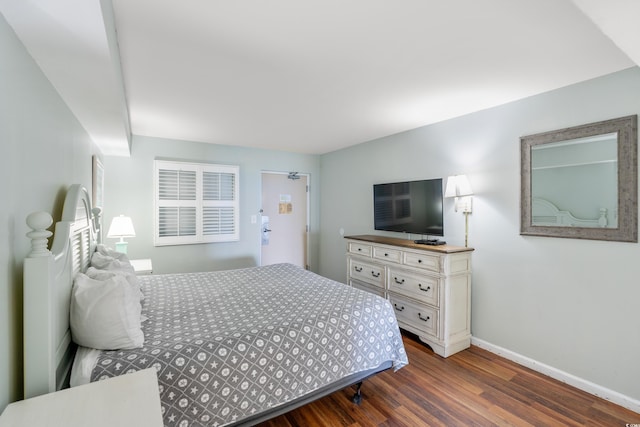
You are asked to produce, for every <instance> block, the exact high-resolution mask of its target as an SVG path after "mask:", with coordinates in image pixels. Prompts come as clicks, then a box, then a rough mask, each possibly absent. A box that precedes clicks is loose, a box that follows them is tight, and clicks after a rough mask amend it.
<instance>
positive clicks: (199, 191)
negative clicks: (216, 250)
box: [153, 159, 240, 246]
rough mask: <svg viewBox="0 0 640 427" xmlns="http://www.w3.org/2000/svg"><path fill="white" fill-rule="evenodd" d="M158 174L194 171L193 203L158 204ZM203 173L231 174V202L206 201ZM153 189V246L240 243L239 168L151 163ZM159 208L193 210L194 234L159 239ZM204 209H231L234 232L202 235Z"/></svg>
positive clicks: (194, 163) (212, 164)
mask: <svg viewBox="0 0 640 427" xmlns="http://www.w3.org/2000/svg"><path fill="white" fill-rule="evenodd" d="M160 170H173V171H194V172H195V173H196V184H195V199H193V200H179V199H175V200H167V199H164V200H161V199H160ZM205 173H214V174H227V173H228V174H233V176H234V183H233V200H205V199H204V192H203V181H204V180H203V176H204V174H205ZM153 188H154V209H153V210H154V212H153V216H154V221H153V244H154V246H171V245H195V244H202V243H218V242H233V241H238V240H240V221H239V218H240V167H239V166H237V165H225V164H214V163H197V162H187V161H176V160H159V159H155V160H154V174H153ZM162 207H195V211H196V213H195V234H193V235H182V236H181V235H171V236H160V209H161V208H162ZM207 207H209V208H210V207H220V208H231V209H233V214H232V218H233V226H232V227H233V232H232V233H219V234H210V235H206V234H205V233H204V231H203V230H204V226H203V217H204V214H203V212H204V210H205V208H207Z"/></svg>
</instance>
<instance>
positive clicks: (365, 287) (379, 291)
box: [349, 279, 385, 298]
mask: <svg viewBox="0 0 640 427" xmlns="http://www.w3.org/2000/svg"><path fill="white" fill-rule="evenodd" d="M349 285H351V286H352V287H354V288H356V289H360V290H361V291H367V292H371V293H372V294H375V295H378V296H381V297H382V298H384V297H385V295H384V288H381V287H379V286H374V285H370V284H368V283H365V282H361V281H359V280H355V279H350V280H349Z"/></svg>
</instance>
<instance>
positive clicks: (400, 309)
mask: <svg viewBox="0 0 640 427" xmlns="http://www.w3.org/2000/svg"><path fill="white" fill-rule="evenodd" d="M393 306H394V307H395V309H396V310H398V311H404V305H403V306H401V307H398V304H393Z"/></svg>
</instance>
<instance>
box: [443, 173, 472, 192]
mask: <svg viewBox="0 0 640 427" xmlns="http://www.w3.org/2000/svg"><path fill="white" fill-rule="evenodd" d="M472 194H473V191H472V190H471V184H469V178H467V175H455V176H450V177H449V178H447V188H446V189H445V191H444V197H463V196H471V195H472Z"/></svg>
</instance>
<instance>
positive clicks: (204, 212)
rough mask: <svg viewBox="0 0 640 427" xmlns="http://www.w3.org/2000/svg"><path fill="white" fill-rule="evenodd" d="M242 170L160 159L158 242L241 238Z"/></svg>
mask: <svg viewBox="0 0 640 427" xmlns="http://www.w3.org/2000/svg"><path fill="white" fill-rule="evenodd" d="M239 170H240V168H239V167H238V166H229V165H213V164H206V163H186V162H173V161H165V160H156V161H155V171H154V172H155V173H154V186H155V191H156V194H155V201H156V206H155V223H154V244H155V245H156V246H162V245H188V244H195V243H207V242H229V241H234V240H239V238H240V232H239V229H238V226H239V224H238V216H239V203H238V189H239V184H238V175H239Z"/></svg>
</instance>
